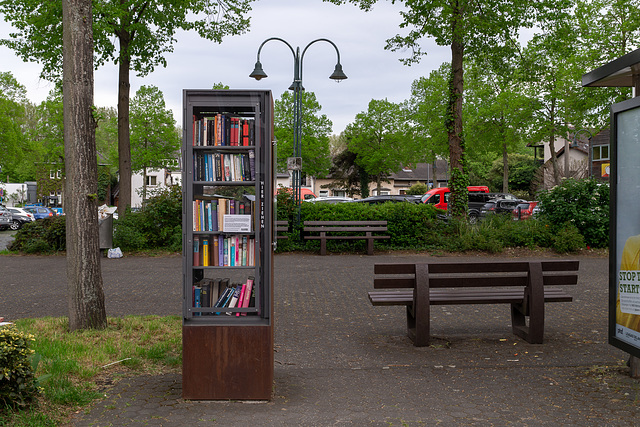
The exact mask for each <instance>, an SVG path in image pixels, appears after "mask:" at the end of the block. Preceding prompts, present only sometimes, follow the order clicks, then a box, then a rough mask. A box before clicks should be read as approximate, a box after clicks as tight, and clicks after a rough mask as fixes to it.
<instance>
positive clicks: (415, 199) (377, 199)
mask: <svg viewBox="0 0 640 427" xmlns="http://www.w3.org/2000/svg"><path fill="white" fill-rule="evenodd" d="M421 198H422V196H409V195H406V194H394V195H391V194H388V195H384V196H371V197H366V198H364V199H359V200H354V201H353V202H354V203H369V204H380V203H385V202H410V203H420V199H421Z"/></svg>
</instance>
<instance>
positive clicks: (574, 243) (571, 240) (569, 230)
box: [553, 223, 584, 254]
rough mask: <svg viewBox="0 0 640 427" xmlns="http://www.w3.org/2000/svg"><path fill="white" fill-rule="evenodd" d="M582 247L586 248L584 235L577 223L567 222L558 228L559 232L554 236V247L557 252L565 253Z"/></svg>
mask: <svg viewBox="0 0 640 427" xmlns="http://www.w3.org/2000/svg"><path fill="white" fill-rule="evenodd" d="M581 248H584V237H582V235H581V234H580V231H579V230H578V228H577V227H576V226H575V225H573V224H570V223H566V224H565V225H564V226H563V227H560V228H559V229H558V234H556V235H555V236H554V238H553V249H554V250H555V251H556V252H558V253H561V254H564V253H568V252H575V251H577V250H579V249H581Z"/></svg>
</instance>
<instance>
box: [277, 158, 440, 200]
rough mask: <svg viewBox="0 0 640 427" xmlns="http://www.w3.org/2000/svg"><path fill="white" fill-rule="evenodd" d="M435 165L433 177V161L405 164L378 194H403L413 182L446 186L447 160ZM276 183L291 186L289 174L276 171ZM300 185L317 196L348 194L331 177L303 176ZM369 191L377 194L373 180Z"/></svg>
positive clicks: (429, 185)
mask: <svg viewBox="0 0 640 427" xmlns="http://www.w3.org/2000/svg"><path fill="white" fill-rule="evenodd" d="M435 166H436V167H435V179H434V163H416V164H414V165H411V166H405V167H404V168H402V169H401V170H400V171H398V172H395V173H392V174H391V175H390V176H389V179H388V181H384V182H383V187H382V190H381V191H380V194H379V195H397V194H405V193H406V191H407V190H408V189H409V187H411V186H412V185H414V184H425V185H427V186H428V187H434V186H435V187H446V186H447V183H448V178H449V170H448V165H447V161H446V160H437V161H436V162H435ZM276 185H277V186H278V187H279V186H283V187H291V186H292V181H291V175H290V174H289V173H288V172H284V173H282V172H281V173H278V174H277V176H276ZM301 187H302V188H308V189H309V190H311V191H312V192H313V193H314V194H315V195H316V196H318V197H327V196H340V197H344V196H348V194H347V191H346V189H344V188H338V187H336V186H335V184H334V180H333V179H332V178H331V177H327V178H316V177H309V176H307V177H303V180H302V183H301ZM369 193H370V194H371V195H374V196H377V195H378V194H377V188H376V183H375V182H372V183H370V184H369Z"/></svg>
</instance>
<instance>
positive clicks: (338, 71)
mask: <svg viewBox="0 0 640 427" xmlns="http://www.w3.org/2000/svg"><path fill="white" fill-rule="evenodd" d="M329 78H330V79H331V80H336V81H338V82H339V81H341V80H345V79H346V78H347V75H346V74H345V73H344V72H342V65H340V63H339V62H338V63H337V64H336V68H335V70H333V74H331V75H330V76H329Z"/></svg>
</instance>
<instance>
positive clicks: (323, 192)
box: [318, 190, 329, 197]
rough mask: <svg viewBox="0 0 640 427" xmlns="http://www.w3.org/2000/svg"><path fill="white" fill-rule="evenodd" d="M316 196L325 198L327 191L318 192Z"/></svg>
mask: <svg viewBox="0 0 640 427" xmlns="http://www.w3.org/2000/svg"><path fill="white" fill-rule="evenodd" d="M318 194H319V196H318V197H327V196H328V195H329V190H320V192H319V193H318Z"/></svg>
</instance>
